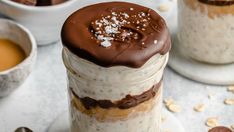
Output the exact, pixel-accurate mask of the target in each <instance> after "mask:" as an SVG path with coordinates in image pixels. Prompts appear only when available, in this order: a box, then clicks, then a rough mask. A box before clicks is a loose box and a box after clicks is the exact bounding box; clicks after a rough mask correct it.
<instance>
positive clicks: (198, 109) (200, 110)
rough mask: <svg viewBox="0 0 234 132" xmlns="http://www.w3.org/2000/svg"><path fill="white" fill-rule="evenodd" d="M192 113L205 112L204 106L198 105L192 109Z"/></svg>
mask: <svg viewBox="0 0 234 132" xmlns="http://www.w3.org/2000/svg"><path fill="white" fill-rule="evenodd" d="M193 109H194V111H196V112H202V111H204V110H205V105H204V104H198V105H196V106H194V107H193Z"/></svg>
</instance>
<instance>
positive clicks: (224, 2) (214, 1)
mask: <svg viewBox="0 0 234 132" xmlns="http://www.w3.org/2000/svg"><path fill="white" fill-rule="evenodd" d="M198 1H199V2H201V3H205V4H209V5H215V6H230V5H233V4H234V0H198Z"/></svg>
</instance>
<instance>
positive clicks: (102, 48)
mask: <svg viewBox="0 0 234 132" xmlns="http://www.w3.org/2000/svg"><path fill="white" fill-rule="evenodd" d="M61 37H62V42H63V44H64V46H65V47H67V48H68V49H69V50H70V51H71V52H73V53H74V54H76V55H77V56H79V57H81V58H83V59H86V60H88V61H91V62H93V63H96V64H97V65H100V66H103V67H111V66H117V65H122V66H128V67H133V68H139V67H141V66H142V65H144V64H145V63H146V61H148V60H149V59H150V58H151V57H152V56H154V55H155V54H162V55H164V54H166V53H167V52H168V51H169V50H170V48H171V39H170V35H169V31H168V29H167V26H166V24H165V21H164V20H163V18H162V17H161V16H159V14H157V13H156V12H155V11H153V10H151V9H149V8H146V7H143V6H140V5H136V4H132V3H126V2H109V3H100V4H96V5H91V6H88V7H85V8H82V9H80V10H78V11H76V12H75V13H73V14H72V15H71V16H70V17H69V18H68V19H67V20H66V22H65V23H64V25H63V28H62V32H61ZM155 42H158V43H155Z"/></svg>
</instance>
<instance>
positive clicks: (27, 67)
mask: <svg viewBox="0 0 234 132" xmlns="http://www.w3.org/2000/svg"><path fill="white" fill-rule="evenodd" d="M0 38H5V39H9V40H11V41H13V42H16V43H17V44H19V46H20V47H21V48H22V49H23V50H24V52H25V53H26V55H27V57H26V58H25V59H24V60H23V61H22V62H21V63H19V64H18V65H16V66H15V67H13V68H11V69H8V70H5V71H2V72H0V97H3V96H7V95H8V94H10V93H11V92H12V91H13V90H15V89H16V88H17V87H19V86H20V85H21V84H22V83H23V82H24V81H25V79H26V78H27V77H28V75H29V74H30V73H31V71H32V67H33V65H34V63H35V61H36V54H37V45H36V41H35V39H34V37H33V35H32V34H31V33H30V32H29V31H28V30H27V29H26V28H24V27H23V26H21V25H19V24H17V23H15V22H13V21H10V20H6V19H0Z"/></svg>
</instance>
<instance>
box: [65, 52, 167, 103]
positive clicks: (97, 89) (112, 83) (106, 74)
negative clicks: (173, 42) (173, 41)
mask: <svg viewBox="0 0 234 132" xmlns="http://www.w3.org/2000/svg"><path fill="white" fill-rule="evenodd" d="M63 58H64V63H65V65H66V66H67V68H68V69H70V70H68V77H69V78H68V80H69V87H71V88H73V90H74V92H75V93H76V94H77V95H78V96H79V97H90V98H93V99H96V100H103V99H104V100H105V99H108V100H111V101H118V100H121V99H123V98H125V96H126V95H128V94H130V95H140V94H142V93H143V92H145V91H148V90H149V89H150V88H152V86H153V85H155V84H157V83H159V82H160V80H161V79H162V74H163V70H164V68H165V66H166V63H167V59H168V55H163V56H162V55H159V54H158V55H155V56H154V57H152V58H151V59H150V60H149V61H148V62H147V63H146V64H145V65H143V66H142V67H141V68H129V67H124V66H115V67H110V68H104V67H101V66H98V65H96V64H93V63H91V62H88V61H86V60H84V59H81V58H79V57H77V56H76V55H74V54H73V53H71V52H70V51H68V50H67V49H64V50H63ZM70 71H74V72H75V74H74V73H72V72H70Z"/></svg>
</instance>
